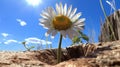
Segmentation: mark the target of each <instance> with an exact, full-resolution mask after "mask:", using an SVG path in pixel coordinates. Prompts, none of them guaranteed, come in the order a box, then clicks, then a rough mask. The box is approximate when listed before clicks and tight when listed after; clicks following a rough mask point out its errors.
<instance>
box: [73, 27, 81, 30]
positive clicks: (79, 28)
mask: <svg viewBox="0 0 120 67" xmlns="http://www.w3.org/2000/svg"><path fill="white" fill-rule="evenodd" d="M73 28H74V29H76V30H83V26H74V27H73Z"/></svg>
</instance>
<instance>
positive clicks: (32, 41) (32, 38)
mask: <svg viewBox="0 0 120 67" xmlns="http://www.w3.org/2000/svg"><path fill="white" fill-rule="evenodd" d="M25 41H26V42H27V43H28V44H29V43H33V44H43V45H45V44H52V42H50V41H45V40H41V39H39V38H36V37H30V38H27V39H25Z"/></svg>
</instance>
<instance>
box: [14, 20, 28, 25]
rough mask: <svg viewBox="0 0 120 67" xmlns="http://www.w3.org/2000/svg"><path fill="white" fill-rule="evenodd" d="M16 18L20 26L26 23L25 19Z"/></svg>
mask: <svg viewBox="0 0 120 67" xmlns="http://www.w3.org/2000/svg"><path fill="white" fill-rule="evenodd" d="M16 20H17V21H18V22H19V23H20V25H21V26H26V25H27V23H26V22H25V21H23V20H21V19H16Z"/></svg>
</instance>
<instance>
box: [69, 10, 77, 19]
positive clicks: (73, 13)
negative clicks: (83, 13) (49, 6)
mask: <svg viewBox="0 0 120 67" xmlns="http://www.w3.org/2000/svg"><path fill="white" fill-rule="evenodd" d="M76 11H77V8H75V9H74V10H73V11H72V12H71V14H70V16H69V18H70V19H71V18H72V17H73V16H74V15H75V13H76Z"/></svg>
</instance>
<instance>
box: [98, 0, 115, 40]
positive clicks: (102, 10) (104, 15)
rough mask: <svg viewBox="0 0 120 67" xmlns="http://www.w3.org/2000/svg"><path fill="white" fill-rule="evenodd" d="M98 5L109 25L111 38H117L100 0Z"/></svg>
mask: <svg viewBox="0 0 120 67" xmlns="http://www.w3.org/2000/svg"><path fill="white" fill-rule="evenodd" d="M100 6H101V8H102V11H103V13H104V16H105V18H106V20H107V24H108V25H109V26H110V30H111V32H112V35H113V38H114V40H117V39H116V37H115V33H114V31H113V28H112V26H111V25H110V21H109V20H108V18H107V15H106V12H105V9H104V7H103V4H102V0H100Z"/></svg>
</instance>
